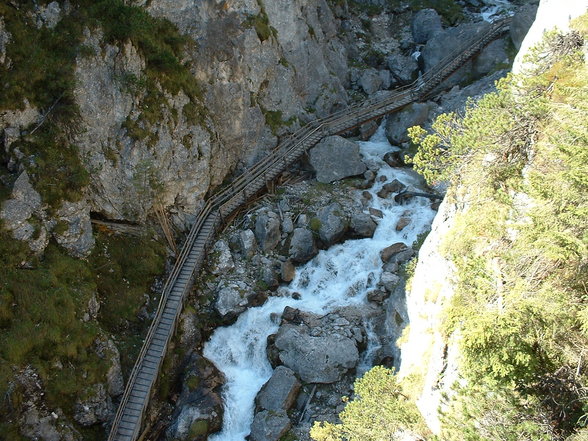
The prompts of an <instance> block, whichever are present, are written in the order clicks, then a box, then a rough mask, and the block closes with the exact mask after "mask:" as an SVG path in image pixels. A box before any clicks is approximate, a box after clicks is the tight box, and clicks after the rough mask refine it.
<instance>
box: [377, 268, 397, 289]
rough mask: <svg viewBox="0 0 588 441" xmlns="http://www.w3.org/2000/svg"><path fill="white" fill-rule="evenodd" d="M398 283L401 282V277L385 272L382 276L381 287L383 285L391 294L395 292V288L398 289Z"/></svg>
mask: <svg viewBox="0 0 588 441" xmlns="http://www.w3.org/2000/svg"><path fill="white" fill-rule="evenodd" d="M398 282H400V277H398V276H397V275H396V274H392V273H388V272H383V273H382V275H381V276H380V285H382V286H383V287H384V288H385V289H386V291H388V292H390V293H391V292H393V291H394V288H396V285H398Z"/></svg>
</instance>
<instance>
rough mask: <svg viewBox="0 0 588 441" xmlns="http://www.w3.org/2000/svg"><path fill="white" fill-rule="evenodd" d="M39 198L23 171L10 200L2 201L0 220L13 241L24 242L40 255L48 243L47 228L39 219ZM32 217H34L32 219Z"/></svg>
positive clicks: (40, 205)
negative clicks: (10, 233)
mask: <svg viewBox="0 0 588 441" xmlns="http://www.w3.org/2000/svg"><path fill="white" fill-rule="evenodd" d="M41 209H42V204H41V196H40V195H39V193H37V191H36V190H35V189H34V188H33V186H32V185H31V183H30V181H29V176H28V175H27V172H26V171H24V172H22V173H21V174H20V176H19V177H18V178H17V179H16V181H15V182H14V187H13V189H12V194H11V196H10V199H8V200H6V201H4V204H2V209H1V210H0V218H1V219H2V220H3V221H4V227H5V228H6V229H7V230H9V231H11V232H12V236H13V237H14V238H15V239H18V240H23V241H26V242H27V243H28V245H29V247H30V248H31V250H33V251H34V252H35V253H41V252H43V250H44V249H45V247H46V246H47V244H48V243H49V237H48V234H47V228H46V227H45V226H44V225H43V223H42V220H41V219H40V218H42V217H43V213H42V211H41ZM33 216H34V217H33Z"/></svg>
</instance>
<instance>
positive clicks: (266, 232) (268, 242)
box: [255, 211, 281, 253]
mask: <svg viewBox="0 0 588 441" xmlns="http://www.w3.org/2000/svg"><path fill="white" fill-rule="evenodd" d="M255 238H256V239H257V243H258V244H259V246H260V247H261V249H262V250H263V251H264V252H266V253H267V252H268V251H271V250H273V249H274V248H275V247H276V245H278V243H279V242H280V239H281V233H280V218H279V217H278V215H277V214H276V213H274V212H273V211H262V212H261V213H259V214H258V215H257V219H256V220H255Z"/></svg>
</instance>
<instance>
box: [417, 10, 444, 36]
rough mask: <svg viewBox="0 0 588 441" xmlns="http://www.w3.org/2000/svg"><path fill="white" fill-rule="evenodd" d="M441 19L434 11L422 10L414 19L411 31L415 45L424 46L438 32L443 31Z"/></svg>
mask: <svg viewBox="0 0 588 441" xmlns="http://www.w3.org/2000/svg"><path fill="white" fill-rule="evenodd" d="M442 29H443V27H442V26H441V17H440V16H439V14H437V11H435V10H434V9H421V10H420V11H418V12H417V13H416V14H414V16H413V18H412V22H411V24H410V31H411V32H412V38H413V40H414V41H415V43H418V44H424V43H426V42H427V41H429V39H430V38H431V37H432V36H433V35H434V34H435V33H436V32H438V31H440V30H442Z"/></svg>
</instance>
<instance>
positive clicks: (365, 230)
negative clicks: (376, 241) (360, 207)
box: [349, 213, 377, 238]
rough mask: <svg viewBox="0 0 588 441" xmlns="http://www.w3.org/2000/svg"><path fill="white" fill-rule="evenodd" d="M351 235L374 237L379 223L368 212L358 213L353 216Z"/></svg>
mask: <svg viewBox="0 0 588 441" xmlns="http://www.w3.org/2000/svg"><path fill="white" fill-rule="evenodd" d="M349 226H350V229H351V236H352V237H359V238H363V237H372V236H373V235H374V232H375V231H376V227H377V224H376V223H375V222H374V220H373V219H372V217H371V216H370V215H369V214H368V213H356V214H354V215H353V216H351V223H350V225H349Z"/></svg>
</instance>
